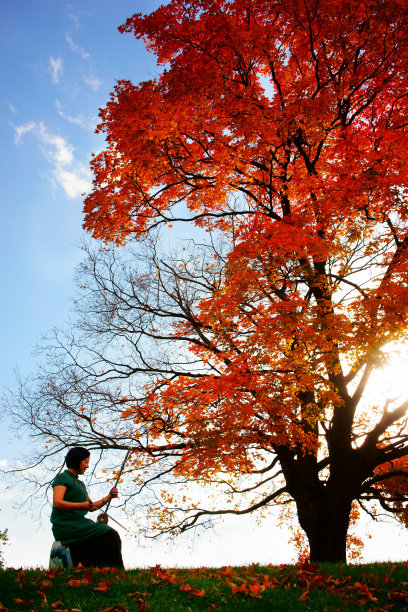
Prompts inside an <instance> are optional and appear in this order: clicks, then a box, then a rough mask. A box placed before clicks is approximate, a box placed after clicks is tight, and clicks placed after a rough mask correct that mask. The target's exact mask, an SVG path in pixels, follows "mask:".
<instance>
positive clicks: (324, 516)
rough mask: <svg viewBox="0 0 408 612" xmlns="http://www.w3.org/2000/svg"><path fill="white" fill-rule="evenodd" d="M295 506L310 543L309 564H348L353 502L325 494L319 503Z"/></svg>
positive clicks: (308, 502) (315, 501)
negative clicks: (348, 532) (348, 543)
mask: <svg viewBox="0 0 408 612" xmlns="http://www.w3.org/2000/svg"><path fill="white" fill-rule="evenodd" d="M296 503H297V509H298V517H299V522H300V525H301V527H302V529H303V530H304V531H305V532H306V535H307V538H308V540H309V547H310V561H311V562H313V563H323V562H330V563H339V562H342V563H346V562H347V555H346V553H347V531H348V526H349V518H350V511H351V504H352V500H348V499H345V498H344V497H343V498H341V497H340V496H339V495H335V496H330V497H328V496H327V495H324V494H323V495H322V496H321V498H320V499H314V500H313V501H310V499H309V500H307V501H304V502H303V503H302V501H300V500H297V501H296Z"/></svg>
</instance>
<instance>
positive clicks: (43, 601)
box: [37, 591, 48, 608]
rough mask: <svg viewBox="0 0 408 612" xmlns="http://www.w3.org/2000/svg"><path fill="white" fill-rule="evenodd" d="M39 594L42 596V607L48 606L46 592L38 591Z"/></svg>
mask: <svg viewBox="0 0 408 612" xmlns="http://www.w3.org/2000/svg"><path fill="white" fill-rule="evenodd" d="M37 595H39V596H40V597H41V607H42V608H45V607H48V602H47V597H46V596H45V593H44V592H43V591H37Z"/></svg>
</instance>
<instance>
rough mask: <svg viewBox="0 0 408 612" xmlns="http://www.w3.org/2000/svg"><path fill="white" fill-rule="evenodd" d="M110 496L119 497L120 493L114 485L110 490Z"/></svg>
mask: <svg viewBox="0 0 408 612" xmlns="http://www.w3.org/2000/svg"><path fill="white" fill-rule="evenodd" d="M109 496H110V497H111V498H112V497H119V493H118V490H117V488H116V487H113V488H112V489H111V490H110V491H109Z"/></svg>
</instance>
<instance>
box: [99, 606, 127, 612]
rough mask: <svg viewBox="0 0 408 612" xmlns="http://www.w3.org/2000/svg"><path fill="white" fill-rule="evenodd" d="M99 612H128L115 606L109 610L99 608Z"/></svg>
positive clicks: (121, 607)
mask: <svg viewBox="0 0 408 612" xmlns="http://www.w3.org/2000/svg"><path fill="white" fill-rule="evenodd" d="M99 612H128V609H127V608H124V607H123V606H121V605H117V606H112V607H110V608H101V609H100V611H99Z"/></svg>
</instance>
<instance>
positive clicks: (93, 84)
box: [84, 74, 103, 91]
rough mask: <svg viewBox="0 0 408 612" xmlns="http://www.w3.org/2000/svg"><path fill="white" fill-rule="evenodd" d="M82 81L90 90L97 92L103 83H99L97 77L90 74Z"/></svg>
mask: <svg viewBox="0 0 408 612" xmlns="http://www.w3.org/2000/svg"><path fill="white" fill-rule="evenodd" d="M84 81H85V83H86V84H87V85H89V87H90V88H91V89H93V91H97V90H98V89H99V88H100V86H101V85H102V83H103V81H101V80H100V79H98V77H96V76H95V75H92V74H91V75H89V77H85V78H84Z"/></svg>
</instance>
